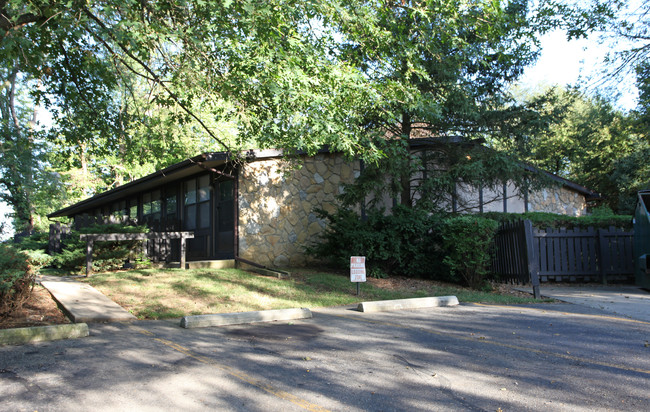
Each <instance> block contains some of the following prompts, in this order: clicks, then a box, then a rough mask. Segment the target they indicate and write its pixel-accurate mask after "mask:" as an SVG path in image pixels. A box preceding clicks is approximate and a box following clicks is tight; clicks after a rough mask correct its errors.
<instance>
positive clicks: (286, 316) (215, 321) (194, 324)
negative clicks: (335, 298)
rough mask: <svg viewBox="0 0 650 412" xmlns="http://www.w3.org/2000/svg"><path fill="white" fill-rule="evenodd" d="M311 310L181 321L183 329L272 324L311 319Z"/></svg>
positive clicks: (243, 314)
mask: <svg viewBox="0 0 650 412" xmlns="http://www.w3.org/2000/svg"><path fill="white" fill-rule="evenodd" d="M311 317H312V314H311V310H309V309H307V308H300V309H297V308H295V309H275V310H262V311H255V312H235V313H220V314H214V315H195V316H185V317H183V318H182V319H181V327H183V328H186V329H190V328H205V327H208V326H225V325H237V324H240V323H253V322H272V321H275V320H292V319H309V318H311Z"/></svg>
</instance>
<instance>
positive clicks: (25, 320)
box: [0, 285, 71, 329]
mask: <svg viewBox="0 0 650 412" xmlns="http://www.w3.org/2000/svg"><path fill="white" fill-rule="evenodd" d="M64 323H71V322H70V319H68V318H67V316H65V314H64V313H63V312H62V311H61V309H59V307H58V305H57V303H56V301H55V300H54V299H53V298H52V295H50V292H48V291H47V289H45V288H44V287H42V286H39V285H35V286H34V290H33V291H32V295H31V296H30V298H29V300H28V301H27V302H25V303H24V304H23V307H22V308H21V309H19V310H17V311H14V313H12V314H11V315H10V316H9V317H8V318H6V319H0V329H10V328H26V327H31V326H48V325H61V324H64Z"/></svg>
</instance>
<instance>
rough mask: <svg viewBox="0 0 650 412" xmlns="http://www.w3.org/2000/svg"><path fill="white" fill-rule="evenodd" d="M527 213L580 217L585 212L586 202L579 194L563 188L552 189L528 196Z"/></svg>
mask: <svg viewBox="0 0 650 412" xmlns="http://www.w3.org/2000/svg"><path fill="white" fill-rule="evenodd" d="M528 211H530V212H550V213H558V214H561V215H569V216H582V215H584V214H585V213H586V212H587V202H586V201H585V197H584V195H581V194H580V193H577V192H574V191H572V190H569V189H567V188H565V187H553V188H547V189H542V190H540V191H539V192H533V193H531V194H529V195H528Z"/></svg>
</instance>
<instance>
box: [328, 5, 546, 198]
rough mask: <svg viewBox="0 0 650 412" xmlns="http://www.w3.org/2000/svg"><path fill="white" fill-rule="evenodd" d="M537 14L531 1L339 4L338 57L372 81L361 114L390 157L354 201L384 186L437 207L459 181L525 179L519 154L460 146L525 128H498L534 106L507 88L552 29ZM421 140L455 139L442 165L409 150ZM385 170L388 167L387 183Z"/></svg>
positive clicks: (336, 15)
mask: <svg viewBox="0 0 650 412" xmlns="http://www.w3.org/2000/svg"><path fill="white" fill-rule="evenodd" d="M530 15H532V16H533V17H530ZM537 17H539V16H537V14H536V10H530V9H529V8H528V7H527V2H524V1H510V2H507V3H502V2H491V1H474V2H465V1H457V0H439V1H433V2H420V1H399V2H398V1H389V2H365V1H364V2H354V1H353V2H345V3H341V4H338V8H335V11H334V17H333V20H334V24H335V29H336V31H337V33H340V35H341V36H342V38H343V40H342V47H341V52H340V56H339V58H340V59H341V60H344V61H347V62H350V63H351V64H353V65H354V66H355V67H357V68H358V69H359V70H360V71H362V72H363V73H364V75H365V76H366V78H367V79H368V85H369V87H371V88H372V91H373V94H372V97H373V98H372V99H371V100H369V101H368V102H367V105H366V107H365V108H364V109H363V112H364V115H363V116H362V117H361V118H360V121H361V125H362V127H363V128H364V130H365V131H366V133H368V135H369V136H371V137H372V139H373V140H372V143H369V144H374V145H375V146H376V147H379V148H381V150H382V151H384V152H385V154H386V160H385V161H384V162H382V163H381V164H380V165H379V166H378V167H374V168H373V167H372V166H371V167H369V168H367V172H366V175H367V176H368V175H370V174H372V173H374V174H375V175H376V177H377V179H374V181H375V182H376V184H375V185H374V187H372V185H370V184H368V185H366V190H365V191H364V190H362V188H360V190H359V191H357V192H355V193H356V194H358V196H357V198H365V195H366V192H368V191H370V190H373V189H381V188H382V187H387V188H389V189H390V191H391V192H392V193H391V195H394V196H396V197H398V198H399V199H400V202H401V203H402V204H404V205H407V206H413V205H418V204H419V205H420V206H423V207H433V208H435V207H438V206H440V205H442V204H447V205H448V204H450V203H451V198H452V197H453V188H454V187H455V185H456V183H457V182H460V183H461V184H463V183H464V184H467V185H472V184H473V185H474V186H478V185H479V184H482V185H485V186H495V185H497V184H498V185H500V184H501V183H503V180H504V179H507V180H511V181H515V182H518V183H519V184H521V185H524V184H525V183H524V182H525V181H526V179H525V177H524V175H523V173H521V172H522V169H521V168H517V167H516V162H515V161H514V160H512V161H510V162H507V161H506V160H507V159H505V158H504V157H503V156H501V155H500V154H499V153H497V152H495V151H483V152H480V153H472V154H471V155H470V154H469V153H467V152H466V146H463V143H464V144H467V143H469V142H470V141H472V140H474V139H476V138H481V137H485V136H488V135H489V136H499V137H502V138H506V139H508V138H512V134H513V133H514V134H517V133H521V132H522V131H521V130H520V129H518V130H515V128H514V126H513V128H511V129H510V130H509V131H508V133H506V131H505V130H504V128H503V127H502V126H501V125H502V124H503V123H504V122H507V121H508V118H515V117H518V116H521V115H522V113H523V112H526V113H529V112H530V111H529V110H527V109H526V108H524V107H521V106H517V105H514V102H513V99H512V98H511V96H510V95H509V92H508V88H507V86H508V85H509V84H510V83H511V82H513V81H514V80H516V79H517V78H518V77H519V76H520V75H521V74H522V72H523V69H524V67H525V66H526V65H528V64H529V63H531V62H532V61H534V59H535V58H536V56H537V52H536V47H535V44H536V38H535V34H536V33H538V32H540V31H544V30H546V29H547V28H548V27H547V25H546V23H544V24H542V23H537V22H536V19H537ZM540 21H541V20H540ZM520 126H521V125H520ZM414 137H432V138H436V139H438V141H439V142H441V143H442V142H445V141H449V142H453V143H454V144H452V145H446V147H445V149H444V152H445V153H446V155H445V156H444V158H445V159H447V160H446V161H445V163H444V164H440V161H443V158H440V157H436V156H428V159H427V160H424V158H423V156H422V155H421V154H412V153H411V148H410V147H409V139H410V138H414ZM458 143H461V144H460V145H459V144H458ZM463 147H464V149H463V150H465V151H463V150H461V151H460V152H459V151H458V150H456V149H457V148H463ZM436 162H437V163H438V164H437V166H436V165H435V163H436ZM427 163H428V164H427ZM379 170H390V172H389V173H388V176H389V177H388V179H389V180H390V182H388V184H386V181H385V174H383V173H377V171H379ZM517 171H518V172H519V173H517ZM425 175H426V176H427V178H426V179H423V176H425ZM382 176H384V177H382ZM368 180H369V181H370V180H372V179H368ZM367 183H369V182H367ZM350 193H352V192H350ZM417 199H419V200H418V201H416V200H417ZM350 200H351V199H350Z"/></svg>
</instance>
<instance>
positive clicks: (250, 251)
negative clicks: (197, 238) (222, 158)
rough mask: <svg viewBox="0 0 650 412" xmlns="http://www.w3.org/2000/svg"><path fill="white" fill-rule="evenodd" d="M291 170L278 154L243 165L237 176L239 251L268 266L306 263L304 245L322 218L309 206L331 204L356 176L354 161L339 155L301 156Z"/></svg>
mask: <svg viewBox="0 0 650 412" xmlns="http://www.w3.org/2000/svg"><path fill="white" fill-rule="evenodd" d="M302 160H303V164H302V167H301V168H299V169H291V168H289V167H287V165H286V164H285V163H284V162H282V160H280V159H269V160H260V161H254V162H251V163H248V164H246V166H245V167H244V168H243V169H242V170H241V171H240V175H239V182H240V184H239V193H238V194H239V226H238V230H239V256H241V257H242V258H244V259H248V260H251V261H253V262H256V263H260V264H262V265H267V266H274V267H288V266H303V265H305V264H308V263H310V259H309V257H308V256H306V255H305V253H304V248H305V246H307V245H309V244H310V243H311V242H312V241H314V240H315V239H317V236H318V235H319V234H320V233H321V232H322V231H323V230H324V229H325V227H326V222H325V221H323V220H321V219H319V218H318V216H316V214H315V213H314V209H317V208H321V209H324V210H326V211H328V212H333V211H334V210H335V209H336V196H337V195H338V194H340V193H342V191H343V184H344V183H352V182H353V181H354V179H356V178H357V177H358V176H359V170H360V169H359V162H358V161H354V162H348V161H347V160H345V158H344V157H343V156H341V155H339V154H318V155H316V156H314V157H304V158H303V159H302Z"/></svg>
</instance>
